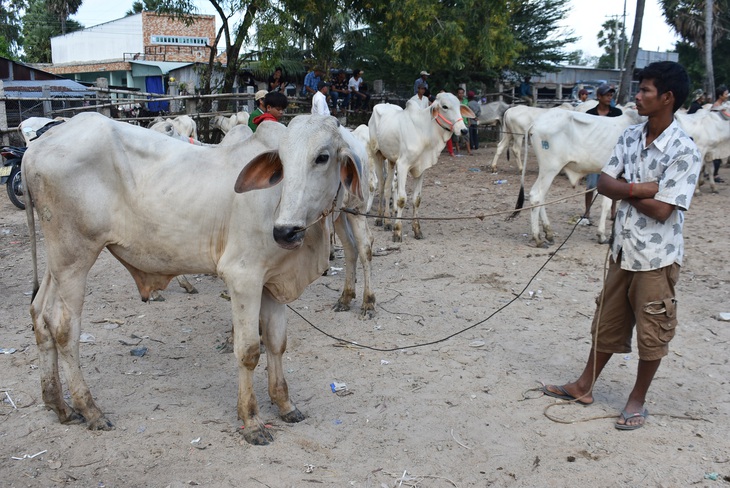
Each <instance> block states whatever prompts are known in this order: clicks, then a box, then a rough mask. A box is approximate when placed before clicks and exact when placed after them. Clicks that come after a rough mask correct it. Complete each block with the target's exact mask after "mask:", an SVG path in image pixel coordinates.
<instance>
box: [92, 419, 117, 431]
mask: <svg viewBox="0 0 730 488" xmlns="http://www.w3.org/2000/svg"><path fill="white" fill-rule="evenodd" d="M88 429H89V430H114V424H112V423H111V422H109V421H108V420H107V419H105V418H104V417H101V418H98V419H96V420H94V421H93V422H89V425H88Z"/></svg>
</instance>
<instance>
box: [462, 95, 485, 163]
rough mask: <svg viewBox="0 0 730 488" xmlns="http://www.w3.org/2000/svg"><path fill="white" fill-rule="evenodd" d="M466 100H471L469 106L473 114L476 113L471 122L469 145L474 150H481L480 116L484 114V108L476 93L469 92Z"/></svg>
mask: <svg viewBox="0 0 730 488" xmlns="http://www.w3.org/2000/svg"><path fill="white" fill-rule="evenodd" d="M466 98H467V99H468V100H469V103H468V106H469V108H470V109H471V111H472V112H474V115H476V117H474V118H473V119H468V120H469V144H471V148H472V149H475V150H476V149H479V116H480V115H481V114H482V107H481V105H480V104H479V100H477V98H476V93H474V92H473V91H471V90H469V91H468V92H467V94H466Z"/></svg>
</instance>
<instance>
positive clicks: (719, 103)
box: [710, 85, 730, 183]
mask: <svg viewBox="0 0 730 488" xmlns="http://www.w3.org/2000/svg"><path fill="white" fill-rule="evenodd" d="M728 97H730V92H728V90H727V86H725V85H720V86H718V87H717V88H716V89H715V103H713V104H712V108H711V109H710V110H715V111H720V110H722V109H723V104H724V103H725V102H727V100H728ZM721 164H722V159H713V160H712V166H713V167H714V168H713V172H712V178H713V179H714V180H715V183H725V180H723V179H722V178H720V176H719V175H718V173H719V172H720V165H721Z"/></svg>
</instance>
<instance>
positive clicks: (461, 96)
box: [451, 88, 471, 156]
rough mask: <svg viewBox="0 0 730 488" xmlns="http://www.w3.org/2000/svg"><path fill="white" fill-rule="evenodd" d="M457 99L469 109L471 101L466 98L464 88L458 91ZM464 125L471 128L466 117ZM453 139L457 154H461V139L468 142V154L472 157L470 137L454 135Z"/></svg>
mask: <svg viewBox="0 0 730 488" xmlns="http://www.w3.org/2000/svg"><path fill="white" fill-rule="evenodd" d="M456 98H458V99H459V103H460V104H462V105H466V106H467V107H468V106H469V101H468V100H467V99H466V97H465V96H464V89H463V88H458V89H457V90H456ZM464 125H465V126H467V127H469V119H468V118H466V117H464ZM451 137H452V139H453V140H454V145H455V148H456V154H459V146H460V145H461V144H460V142H461V139H462V138H463V139H465V141H466V152H467V153H468V154H469V156H471V147H470V146H469V137H468V136H462V135H461V134H456V133H454V135H453V136H451Z"/></svg>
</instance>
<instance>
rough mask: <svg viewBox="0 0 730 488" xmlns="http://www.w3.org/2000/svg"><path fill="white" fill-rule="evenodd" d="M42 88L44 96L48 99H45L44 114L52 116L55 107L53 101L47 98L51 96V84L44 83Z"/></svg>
mask: <svg viewBox="0 0 730 488" xmlns="http://www.w3.org/2000/svg"><path fill="white" fill-rule="evenodd" d="M41 90H42V91H41V93H42V95H43V98H45V99H46V100H43V116H44V117H48V118H51V111H52V110H53V107H52V106H51V101H50V100H47V99H48V98H51V87H50V86H49V85H43V88H42V89H41Z"/></svg>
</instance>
